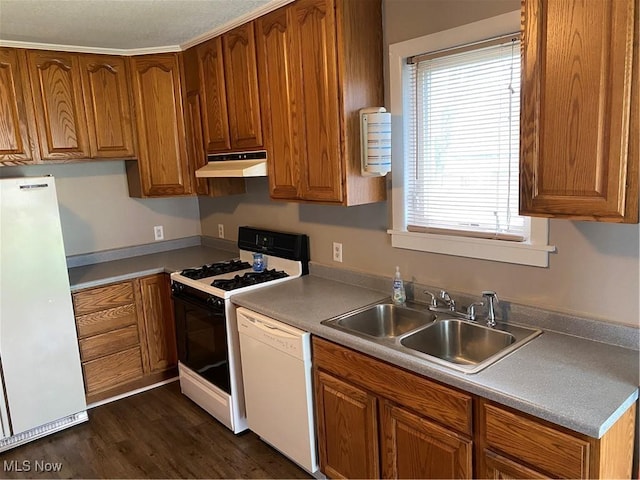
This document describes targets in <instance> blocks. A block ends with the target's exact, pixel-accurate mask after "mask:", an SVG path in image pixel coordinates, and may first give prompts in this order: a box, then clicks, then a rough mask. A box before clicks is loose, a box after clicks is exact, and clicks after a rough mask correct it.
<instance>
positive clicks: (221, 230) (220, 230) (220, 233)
mask: <svg viewBox="0 0 640 480" xmlns="http://www.w3.org/2000/svg"><path fill="white" fill-rule="evenodd" d="M218 237H219V238H224V225H223V224H222V223H219V224H218Z"/></svg>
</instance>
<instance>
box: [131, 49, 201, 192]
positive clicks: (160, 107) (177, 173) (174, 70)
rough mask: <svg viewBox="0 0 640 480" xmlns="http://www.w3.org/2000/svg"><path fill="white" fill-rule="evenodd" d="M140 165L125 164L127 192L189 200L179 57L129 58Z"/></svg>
mask: <svg viewBox="0 0 640 480" xmlns="http://www.w3.org/2000/svg"><path fill="white" fill-rule="evenodd" d="M131 71H132V76H133V81H132V84H133V96H134V105H135V114H136V124H137V132H138V150H139V152H138V161H137V162H129V164H128V165H127V174H128V180H129V193H130V194H131V195H133V196H142V197H161V196H171V195H190V194H191V193H192V179H191V172H190V169H189V164H188V156H187V146H186V140H185V125H184V111H183V106H182V90H181V81H182V80H181V72H180V61H179V57H178V55H177V54H174V53H167V54H156V55H142V56H137V57H131Z"/></svg>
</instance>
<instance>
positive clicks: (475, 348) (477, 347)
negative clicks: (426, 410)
mask: <svg viewBox="0 0 640 480" xmlns="http://www.w3.org/2000/svg"><path fill="white" fill-rule="evenodd" d="M322 323H323V324H324V325H327V326H329V327H333V328H336V329H338V330H341V331H343V332H346V333H350V334H353V335H356V336H358V337H360V338H365V339H368V340H371V341H373V342H375V343H377V344H379V345H385V346H388V347H390V348H392V349H394V350H398V351H401V352H404V353H407V354H410V355H413V356H416V357H419V358H422V359H424V360H428V361H431V362H434V363H437V364H439V365H444V366H446V367H450V368H453V369H455V370H458V371H461V372H464V373H476V372H479V371H480V370H482V369H484V368H486V367H488V366H489V365H491V364H493V363H495V362H497V361H498V360H499V359H501V358H503V357H504V356H505V355H507V354H509V353H510V352H513V351H514V350H516V349H518V348H519V347H521V346H522V345H524V344H525V343H527V342H528V341H529V340H531V339H533V338H535V337H536V336H538V335H540V334H541V333H542V332H541V331H540V330H535V329H531V328H525V327H521V326H518V325H512V324H506V323H497V324H496V326H495V327H486V326H484V325H482V324H481V323H473V322H470V321H468V320H463V319H460V318H451V315H450V314H441V313H438V314H435V313H433V312H430V311H428V310H426V308H425V307H420V306H418V305H413V306H412V305H409V306H404V305H394V304H392V303H381V304H376V305H370V306H368V307H364V308H362V309H359V310H356V311H354V312H350V313H347V314H345V315H342V316H340V317H336V318H332V319H329V320H325V321H323V322H322Z"/></svg>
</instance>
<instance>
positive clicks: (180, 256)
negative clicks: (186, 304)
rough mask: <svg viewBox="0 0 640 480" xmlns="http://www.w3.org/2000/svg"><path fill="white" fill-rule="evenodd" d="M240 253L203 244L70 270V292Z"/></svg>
mask: <svg viewBox="0 0 640 480" xmlns="http://www.w3.org/2000/svg"><path fill="white" fill-rule="evenodd" d="M237 257H238V252H235V253H234V252H231V251H228V250H221V249H218V248H212V247H207V246H204V245H200V246H194V247H186V248H178V249H175V250H168V251H165V252H160V253H152V254H148V255H139V256H135V257H129V258H123V259H120V260H110V261H106V262H101V263H94V264H91V265H84V266H81V267H73V268H70V269H69V283H70V284H71V291H76V290H81V289H83V288H90V287H97V286H100V285H106V284H108V283H114V282H122V281H125V280H131V279H132V278H137V277H144V276H146V275H153V274H155V273H163V272H166V273H172V272H177V271H179V270H184V269H185V268H189V267H198V266H200V265H204V264H205V263H213V262H221V261H224V260H230V259H232V258H237Z"/></svg>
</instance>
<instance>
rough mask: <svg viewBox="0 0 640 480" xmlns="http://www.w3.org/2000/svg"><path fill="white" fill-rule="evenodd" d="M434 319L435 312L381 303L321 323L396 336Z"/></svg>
mask: <svg viewBox="0 0 640 480" xmlns="http://www.w3.org/2000/svg"><path fill="white" fill-rule="evenodd" d="M434 320H435V314H433V313H431V312H428V311H425V310H417V309H412V308H410V307H406V306H400V305H394V304H393V303H381V304H378V305H373V306H369V307H365V308H363V309H360V310H357V311H355V312H352V313H349V314H347V315H344V316H342V317H338V318H335V319H332V320H325V321H324V322H323V323H324V324H325V325H329V326H332V327H334V328H338V329H340V330H345V331H347V332H351V333H356V334H361V335H366V336H370V337H376V338H384V337H398V336H400V335H403V334H405V333H407V332H410V331H412V330H415V329H417V328H419V327H424V326H425V325H427V324H429V323H432V322H433V321H434Z"/></svg>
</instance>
